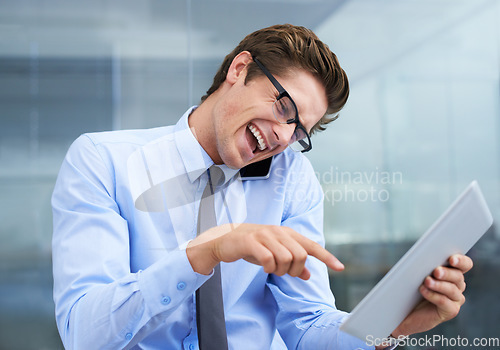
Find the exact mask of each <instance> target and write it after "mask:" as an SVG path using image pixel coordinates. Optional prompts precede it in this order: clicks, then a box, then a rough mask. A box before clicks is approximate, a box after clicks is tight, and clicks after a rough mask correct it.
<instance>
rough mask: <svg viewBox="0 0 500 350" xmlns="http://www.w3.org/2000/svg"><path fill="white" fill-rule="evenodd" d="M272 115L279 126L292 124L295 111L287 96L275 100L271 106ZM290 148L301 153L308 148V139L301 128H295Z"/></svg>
mask: <svg viewBox="0 0 500 350" xmlns="http://www.w3.org/2000/svg"><path fill="white" fill-rule="evenodd" d="M273 114H274V117H275V118H276V120H278V122H280V123H281V124H287V123H289V122H292V121H294V120H295V118H296V117H297V111H296V109H295V105H294V104H293V102H292V100H290V98H289V97H288V96H283V97H282V98H280V99H278V100H276V101H275V102H274V104H273ZM289 146H290V148H292V149H293V150H294V151H298V152H300V151H303V150H304V149H307V148H308V147H309V142H308V138H307V135H306V132H305V130H304V129H303V128H302V127H296V128H295V131H294V133H293V136H292V138H291V139H290V142H289Z"/></svg>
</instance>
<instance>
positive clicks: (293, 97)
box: [52, 25, 472, 349]
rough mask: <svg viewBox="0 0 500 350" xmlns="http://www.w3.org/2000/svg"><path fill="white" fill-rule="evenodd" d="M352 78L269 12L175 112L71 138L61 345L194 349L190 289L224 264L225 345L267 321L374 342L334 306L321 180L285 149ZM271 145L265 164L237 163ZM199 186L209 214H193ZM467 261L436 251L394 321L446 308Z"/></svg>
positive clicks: (332, 342)
mask: <svg viewBox="0 0 500 350" xmlns="http://www.w3.org/2000/svg"><path fill="white" fill-rule="evenodd" d="M348 91H349V88H348V82H347V77H346V75H345V73H344V71H343V70H342V69H341V68H340V66H339V63H338V61H337V58H336V57H335V55H334V54H333V53H332V52H331V51H330V50H329V49H328V47H327V46H326V45H325V44H323V43H322V42H321V41H320V40H319V39H318V38H317V37H316V36H315V35H314V33H312V32H311V31H310V30H307V29H305V28H303V27H295V26H291V25H280V26H273V27H270V28H265V29H262V30H259V31H257V32H255V33H252V34H250V35H248V36H247V37H246V38H245V39H243V41H242V42H241V43H240V44H239V45H238V47H236V48H235V50H234V51H233V52H232V53H230V54H229V55H228V56H227V57H226V58H225V60H224V62H223V64H222V66H221V68H220V69H219V72H218V73H217V74H216V76H215V78H214V84H213V86H212V87H211V88H210V89H209V90H208V94H207V96H204V97H203V98H202V103H201V104H200V105H199V106H198V107H193V108H190V109H189V110H188V111H187V112H186V113H185V114H184V116H183V117H182V118H181V119H180V121H179V122H178V123H177V124H176V125H175V126H170V127H163V128H156V129H151V130H142V131H118V132H110V133H96V134H87V135H83V136H81V137H80V138H78V139H77V140H76V141H75V142H74V144H73V145H72V147H71V148H70V150H69V151H68V154H67V156H66V159H65V161H64V163H63V165H62V167H61V171H60V174H59V177H58V180H57V184H56V187H55V190H54V194H53V201H52V203H53V208H54V237H53V263H54V281H55V284H54V299H55V303H56V317H57V324H58V328H59V332H60V334H61V338H62V340H63V343H64V345H65V346H66V347H67V348H71V349H121V348H127V349H128V348H134V349H197V348H198V346H199V344H200V343H201V340H200V339H199V334H201V333H200V332H202V330H203V329H205V328H204V327H205V326H200V325H201V324H202V321H200V315H199V309H198V308H200V307H201V305H202V303H201V302H199V301H198V292H197V290H199V291H200V294H201V290H202V288H200V287H201V286H206V285H207V283H208V282H207V281H211V277H212V276H214V277H215V275H216V274H218V276H220V278H221V281H222V282H221V284H222V295H223V308H224V310H223V311H224V313H223V316H222V317H223V319H224V318H225V321H224V322H225V331H226V333H227V335H226V334H224V339H225V341H227V346H228V348H229V349H268V348H273V349H276V348H278V347H279V346H280V343H281V340H280V337H278V336H277V334H278V333H277V331H278V332H279V335H280V336H281V338H282V339H283V341H284V342H285V344H286V346H287V347H288V348H290V349H294V348H300V349H331V348H338V349H354V348H357V347H360V348H369V347H368V346H366V344H363V343H362V342H360V341H359V340H356V339H354V338H353V337H350V336H348V335H345V334H343V333H341V332H340V331H339V330H338V327H339V325H340V324H341V323H342V321H343V319H344V318H345V317H346V315H347V314H346V313H344V312H341V311H339V310H337V309H336V308H335V307H334V298H333V295H332V294H331V292H330V290H329V284H328V274H327V266H328V267H330V268H331V269H334V270H338V271H339V270H342V269H343V265H342V264H341V263H340V262H339V261H338V260H337V259H336V258H335V257H334V256H333V255H331V254H330V253H329V252H328V251H326V250H325V249H324V248H323V246H324V238H323V233H322V220H323V216H322V215H323V206H322V200H323V197H322V192H321V187H320V185H319V183H318V181H317V179H316V178H315V176H314V172H313V169H312V167H311V165H310V163H309V162H308V161H307V159H306V158H305V157H304V156H303V155H302V154H301V152H294V150H299V151H307V150H309V149H310V148H311V147H312V143H311V141H310V134H311V133H312V132H313V131H316V130H321V129H323V128H324V125H325V124H327V123H328V122H330V121H331V120H332V119H334V118H331V117H328V116H327V115H328V114H335V113H338V111H339V110H340V109H341V108H342V107H343V105H344V104H345V102H346V100H347V96H348ZM289 146H290V147H289ZM291 148H293V149H294V150H292V149H291ZM273 156H274V157H273ZM269 157H273V161H272V165H271V168H270V172H269V176H268V178H267V179H252V178H245V177H243V178H242V177H240V175H239V173H238V169H241V168H243V167H245V166H247V165H248V164H251V163H257V162H259V161H261V160H264V159H267V158H269ZM214 164H215V165H218V168H219V169H220V170H222V173H223V175H224V176H223V177H222V179H221V180H220V181H218V180H216V177H215V175H214V174H215V173H216V172H217V171H214V170H213V169H214V167H213V166H214ZM209 168H210V170H209V171H207V169H209ZM219 172H220V171H219ZM209 187H210V188H211V196H208V195H205V193H206V192H205V191H206V189H207V188H209ZM207 193H208V192H207ZM297 193H303V194H304V193H306V194H307V195H306V196H297V195H296V194H297ZM202 197H203V198H204V199H202ZM209 197H210V198H212V203H214V204H213V205H214V206H215V209H214V210H215V213H216V215H215V216H216V218H215V220H216V223H215V224H214V225H215V226H214V227H212V228H209V229H200V228H199V227H198V226H199V225H200V220H201V218H202V216H203V215H202V212H203V210H201V209H200V206H202V205H200V203H201V202H204V201H205V200H206V199H205V198H209ZM206 203H208V202H206ZM197 223H198V224H197ZM200 227H201V226H200ZM199 231H200V232H199ZM309 256H312V257H309ZM471 267H472V261H471V260H470V259H469V258H468V257H466V256H463V255H457V256H453V257H451V258H450V267H438V268H437V269H436V270H435V271H434V272H433V274H432V276H429V277H428V278H427V279H426V280H425V282H424V283H423V285H422V287H421V290H420V292H421V294H422V296H423V298H424V300H425V301H423V302H422V303H421V304H420V305H419V306H418V307H417V308H415V310H414V311H413V312H412V313H411V314H410V315H409V316H408V317H407V319H405V320H404V321H403V322H402V323H401V324H400V325H399V326H398V327H397V329H395V330H394V332H393V333H392V336H393V337H398V336H400V335H409V334H413V333H417V332H422V331H426V330H428V329H431V328H433V327H434V326H436V325H437V324H439V323H441V322H443V321H446V320H448V319H451V318H453V317H454V316H455V315H456V314H457V313H458V311H459V309H460V306H461V305H462V304H463V302H464V297H463V291H464V289H465V283H464V277H463V274H464V273H465V272H466V271H468V270H469V269H470V268H471ZM219 271H220V272H219ZM219 273H220V275H219ZM214 280H215V278H214V279H212V281H214ZM219 287H220V283H219ZM213 322H215V317H214V321H213ZM218 328H224V327H223V326H222V327H220V326H219V327H218ZM214 337H215V335H214ZM281 344H282V343H281ZM203 347H205V345H203ZM221 348H223V347H221Z"/></svg>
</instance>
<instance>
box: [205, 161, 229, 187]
mask: <svg viewBox="0 0 500 350" xmlns="http://www.w3.org/2000/svg"><path fill="white" fill-rule="evenodd" d="M208 171H209V173H210V181H211V183H212V187H213V190H214V192H215V190H216V188H218V187H220V186H222V185H223V184H224V181H225V176H224V172H223V171H222V169H221V168H219V167H218V166H216V165H212V166H211V167H210V168H209V169H208Z"/></svg>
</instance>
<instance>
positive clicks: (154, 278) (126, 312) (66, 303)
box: [55, 251, 209, 349]
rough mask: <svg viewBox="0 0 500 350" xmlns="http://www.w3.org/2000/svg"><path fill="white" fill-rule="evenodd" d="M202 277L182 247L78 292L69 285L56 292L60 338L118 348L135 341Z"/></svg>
mask: <svg viewBox="0 0 500 350" xmlns="http://www.w3.org/2000/svg"><path fill="white" fill-rule="evenodd" d="M55 277H56V280H57V278H58V276H55ZM207 278H209V276H201V275H199V274H196V273H194V272H193V271H192V269H191V267H190V265H189V262H188V260H187V257H186V255H185V251H176V252H172V253H169V255H168V256H167V257H166V258H165V259H163V260H161V261H158V262H157V263H156V264H153V265H151V266H150V267H149V268H147V269H145V270H144V271H142V272H139V273H135V274H130V275H128V276H126V277H124V278H122V279H120V280H118V281H115V282H112V283H109V284H102V285H97V284H96V285H94V286H90V287H89V288H88V289H86V290H85V293H84V294H83V295H82V296H78V295H75V294H72V293H71V289H72V288H71V286H69V287H68V288H67V292H66V293H62V294H58V295H56V298H55V301H56V307H57V311H58V315H57V321H58V326H59V329H60V331H61V338H62V340H63V343H64V345H65V346H66V347H67V348H69V349H108V348H109V349H118V348H120V349H121V348H126V347H128V346H131V345H132V344H136V343H138V342H139V341H140V340H141V339H142V338H144V337H145V336H146V335H147V334H149V333H150V332H151V331H153V330H154V329H155V328H156V327H157V325H158V324H159V322H163V321H164V320H165V319H166V318H168V317H170V315H172V313H173V312H175V310H177V309H178V308H179V306H180V305H182V304H183V303H184V302H185V300H186V299H187V298H189V297H192V294H193V292H194V291H195V290H196V289H197V288H198V287H199V286H200V285H201V284H202V283H203V282H204V281H206V279H207ZM75 299H77V301H76V302H71V301H70V300H75Z"/></svg>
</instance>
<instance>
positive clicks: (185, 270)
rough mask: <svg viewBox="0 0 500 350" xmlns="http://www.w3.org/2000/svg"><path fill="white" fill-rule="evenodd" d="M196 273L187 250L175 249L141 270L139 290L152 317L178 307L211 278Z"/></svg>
mask: <svg viewBox="0 0 500 350" xmlns="http://www.w3.org/2000/svg"><path fill="white" fill-rule="evenodd" d="M212 275H213V271H212V273H211V274H210V275H202V274H199V273H197V272H195V271H194V270H193V268H192V266H191V264H190V263H189V259H188V258H187V255H186V250H174V251H171V252H169V253H168V255H167V256H166V257H164V258H163V259H161V260H159V261H157V262H156V263H154V264H153V265H151V266H149V267H148V268H147V269H145V270H144V271H141V272H140V273H139V276H138V283H139V289H140V291H141V293H142V295H143V298H144V302H145V305H146V308H147V310H148V311H149V313H150V316H151V317H152V316H155V315H157V314H159V313H162V312H165V311H168V310H173V309H175V308H177V307H178V306H179V305H180V304H181V303H182V302H183V301H184V300H185V299H186V298H188V297H189V296H191V295H192V294H193V293H194V292H195V291H196V290H197V289H198V288H199V287H200V286H201V285H202V284H203V283H205V282H206V281H207V280H208V279H209V278H210V277H212Z"/></svg>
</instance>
